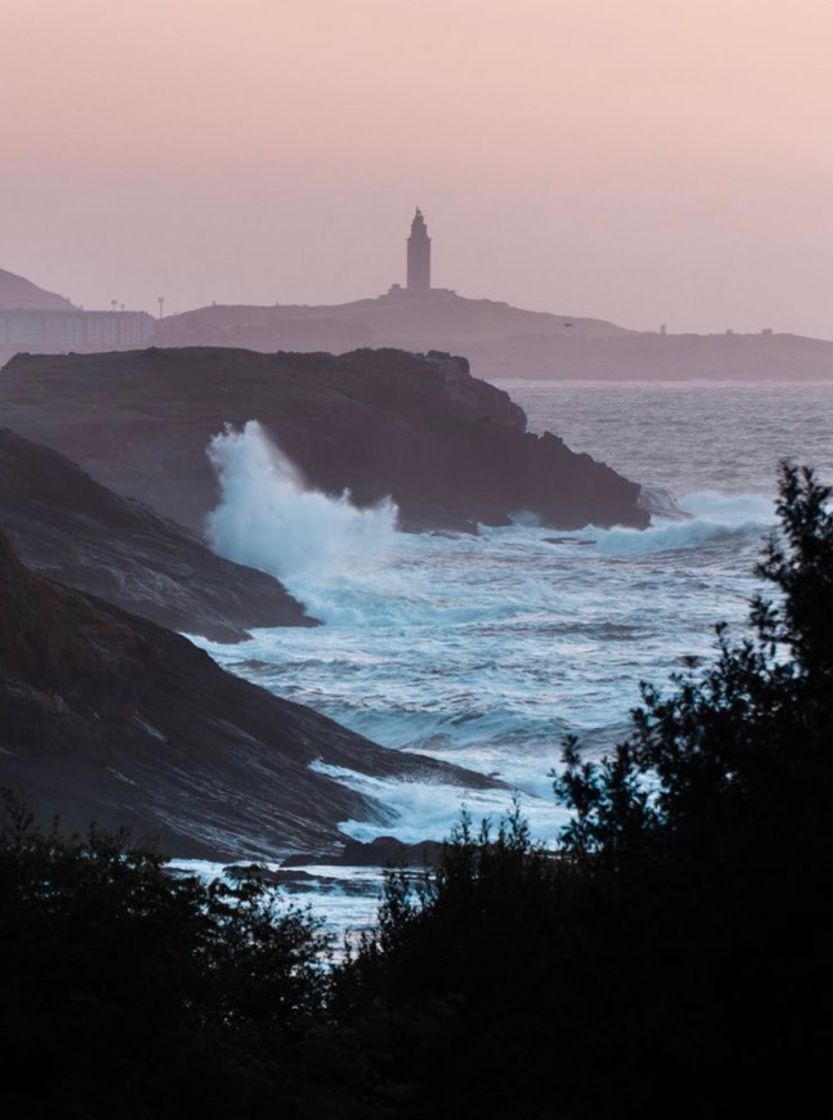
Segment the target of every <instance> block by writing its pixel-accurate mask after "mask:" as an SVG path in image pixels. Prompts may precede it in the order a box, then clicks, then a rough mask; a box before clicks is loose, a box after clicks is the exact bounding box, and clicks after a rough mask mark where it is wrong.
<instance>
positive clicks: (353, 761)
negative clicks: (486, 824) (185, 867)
mask: <svg viewBox="0 0 833 1120" xmlns="http://www.w3.org/2000/svg"><path fill="white" fill-rule="evenodd" d="M312 763H325V764H329V765H331V766H335V767H338V768H340V769H344V770H349V771H353V772H358V773H361V774H368V775H373V776H379V777H386V778H401V779H402V780H412V781H413V780H417V781H421V782H426V781H427V782H431V781H438V782H443V783H445V784H456V785H460V786H461V796H462V789H463V787H466V786H469V787H472V788H483V787H484V786H488V785H493V784H494V783H491V782H490V781H489V780H488V779H486V778H483V777H481V776H480V775H476V774H473V773H470V772H469V771H465V770H461V769H458V768H456V767H453V766H448V765H445V764H443V763H439V762H435V761H433V760H431V759H428V758H423V757H421V756H419V755H412V754H407V753H404V752H399V751H390V750H384V749H382V748H381V747H377V746H375V745H374V744H373V743H371V742H369V741H368V740H367V739H364V738H362V737H361V736H360V735H356V734H353V733H352V732H350V731H347V730H346V729H345V728H343V727H341V726H339V724H337V723H335V722H333V721H332V720H330V719H327V718H325V717H324V716H320V715H317V714H316V713H315V712H313V711H311V710H310V709H309V708H305V707H303V706H302V705H300V704H294V703H290V702H289V701H286V700H281V699H279V698H277V697H276V696H273V695H272V694H271V693H268V692H266V691H264V690H263V689H260V688H257V687H256V686H255V685H252V684H249V683H247V682H246V681H244V680H241V679H240V678H238V677H235V676H233V675H232V674H230V673H227V672H225V671H224V670H222V669H220V668H219V667H218V666H217V665H216V664H215V663H214V662H213V661H212V660H211V658H210V657H208V655H207V654H206V653H204V652H202V651H201V650H199V649H197V648H196V647H195V646H194V645H192V644H191V643H190V642H189V641H187V639H185V638H182V637H180V636H179V635H177V634H174V633H172V632H170V631H168V630H164V629H163V628H161V627H159V626H156V625H155V624H154V623H152V622H148V621H146V620H144V619H140V618H137V617H135V616H133V615H129V614H127V613H125V612H124V611H121V610H119V609H118V608H116V607H113V606H111V605H109V604H106V603H104V602H102V601H101V600H97V599H94V598H92V597H90V596H87V595H84V594H82V593H80V592H78V591H74V590H70V589H69V588H66V587H64V586H63V585H61V584H59V583H54V582H52V581H51V580H47V579H44V578H43V577H42V576H39V575H36V574H35V573H33V572H30V571H29V570H28V569H26V568H25V567H24V566H23V565H22V564H21V563H20V561H19V560H18V559H17V558H16V557H15V555H14V553H13V551H12V549H11V547H10V546H9V544H8V542H7V541H6V540H5V539H4V538H3V537H2V535H0V786H4V787H8V788H11V789H13V790H14V792H15V793H16V794H17V795H18V796H19V797H21V798H22V799H23V800H25V802H26V803H27V804H28V805H29V806H31V808H32V809H33V810H34V811H35V813H36V814H37V816H38V817H39V818H40V819H42V820H46V821H48V820H49V819H51V817H52V815H53V814H55V813H59V814H60V816H61V821H62V825H63V827H64V828H66V829H73V828H75V829H77V828H84V827H86V825H87V824H88V822H89V821H92V820H94V821H95V822H96V823H97V824H98V825H99V826H101V827H109V828H114V827H119V826H122V825H126V826H129V827H131V828H132V829H133V831H134V834H135V835H136V836H137V838H139V839H142V840H145V841H153V842H157V843H158V844H159V845H160V846H161V847H162V848H163V850H166V851H168V852H171V853H173V854H176V855H178V856H184V857H187V856H193V857H205V858H212V859H270V860H274V859H278V858H281V857H282V856H285V855H287V854H289V853H290V852H291V851H297V850H299V849H301V850H305V851H311V852H315V853H317V854H319V855H326V854H330V855H332V854H335V853H336V852H338V851H339V850H340V848H341V844H342V842H343V841H344V839H345V838H344V837H343V836H342V835H341V834H340V833H339V831H338V824H339V822H341V821H345V820H347V819H358V820H366V821H373V822H376V823H379V824H382V823H384V824H386V825H390V824H392V823H393V821H394V819H395V814H394V813H393V812H392V811H391V810H389V809H387V808H386V807H385V806H383V805H382V804H380V803H379V802H377V801H375V800H373V799H372V798H369V797H365V796H362V795H361V794H359V793H356V792H353V791H352V790H350V789H348V788H346V787H345V786H343V785H341V784H339V783H338V782H336V781H334V780H333V779H332V778H330V777H327V776H326V775H325V774H323V773H319V772H317V771H316V770H315V769H311V768H310V767H311V764H312Z"/></svg>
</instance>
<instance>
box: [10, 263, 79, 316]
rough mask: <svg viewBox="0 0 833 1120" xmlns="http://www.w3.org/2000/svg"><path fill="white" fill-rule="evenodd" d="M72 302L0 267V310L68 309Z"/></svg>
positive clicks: (70, 307)
mask: <svg viewBox="0 0 833 1120" xmlns="http://www.w3.org/2000/svg"><path fill="white" fill-rule="evenodd" d="M71 309H72V304H71V303H70V301H69V300H68V299H64V297H63V296H59V295H56V294H55V292H47V291H45V290H44V289H43V288H39V287H38V286H37V284H33V283H32V281H31V280H26V279H25V278H24V277H23V276H16V275H15V273H13V272H6V270H5V269H3V268H0V310H3V311H70V310H71Z"/></svg>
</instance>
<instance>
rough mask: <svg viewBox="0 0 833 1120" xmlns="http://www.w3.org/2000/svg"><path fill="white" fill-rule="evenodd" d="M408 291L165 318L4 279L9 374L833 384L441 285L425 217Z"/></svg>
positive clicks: (793, 350)
mask: <svg viewBox="0 0 833 1120" xmlns="http://www.w3.org/2000/svg"><path fill="white" fill-rule="evenodd" d="M405 265H406V267H405V277H406V282H405V284H404V285H402V284H400V283H394V284H392V285H391V287H390V288H389V289H388V291H387V292H385V293H384V294H382V295H380V296H376V297H371V298H367V299H359V300H353V301H351V302H349V303H342V304H329V305H328V304H321V305H315V304H279V303H275V304H269V305H249V304H219V303H213V304H211V305H210V306H207V307H200V308H195V309H194V310H191V311H185V312H182V313H180V314H176V315H168V316H164V315H163V311H164V300H162V299H160V300H159V301H158V302H159V318H156V319H154V318H152V317H151V316H150V315H148V314H147V313H146V312H142V311H131V310H127V309H124V308H117V307H116V306H115V305H114V304H111V307H110V310H109V311H108V310H101V311H85V310H83V309H82V308H78V307H74V306H73V304H71V303H70V301H69V300H67V299H65V298H64V297H62V296H58V295H55V294H54V293H52V292H47V291H45V290H44V289H41V288H38V287H37V286H36V285H34V284H32V283H31V282H30V281H28V280H25V279H24V278H22V277H19V276H15V275H14V274H13V273H10V272H4V271H2V270H0V365H2V364H4V363H5V362H6V361H8V360H9V359H10V358H11V357H12V356H13V355H14V354H16V353H19V352H28V353H41V354H61V353H69V352H75V353H92V352H96V351H106V350H130V349H135V348H139V347H142V346H145V345H154V346H159V347H186V346H187V347H191V346H212V347H236V348H241V349H247V350H255V351H260V352H262V353H275V352H276V351H290V352H296V353H297V352H300V353H311V352H328V353H334V354H340V353H345V352H347V351H351V350H355V349H359V348H369V347H372V348H388V347H394V348H397V349H402V350H409V351H412V352H414V353H427V352H428V351H430V350H442V351H445V352H448V353H455V354H464V355H465V356H466V357H467V358H468V359H469V361H470V363H471V366H472V370H473V372H474V373H475V374H476V375H477V376H479V377H484V378H487V379H488V380H493V381H494V380H504V379H513V378H535V379H542V380H573V379H590V380H606V381H613V380H645V379H647V380H687V379H700V378H704V379H715V380H719V379H741V380H749V381H754V380H817V379H826V378H830V377H833V341H829V340H825V339H815V338H807V337H804V336H800V335H795V334H786V333H779V332H775V331H773V330H772V329H770V328H764V329H762V330H761V331H760V332H759V333H757V334H741V333H736V332H734V331H726V332H725V333H722V334H690V333H687V334H671V333H669V332H667V331H666V328H665V327H664V326H663V327H660V328H659V329H658V330H657V331H635V330H630V329H628V328H626V327H622V326H619V325H617V324H615V323H612V322H609V321H607V320H605V319H598V318H589V317H587V316H581V315H572V314H555V313H551V312H543V311H527V310H524V309H522V308H518V307H513V306H511V305H510V304H508V303H505V302H502V301H499V300H492V299H469V298H467V297H465V296H461V295H458V294H457V292H456V291H454V290H453V289H451V288H438V287H434V286H433V285H432V282H431V281H432V277H431V238H430V237H429V235H428V226H427V224H426V221H425V216H424V215H423V213H422V211H421V210H420V209H419V208H417V210H416V213H415V215H414V218H413V221H412V223H411V228H410V233H409V235H408V237H407V241H406V259H405Z"/></svg>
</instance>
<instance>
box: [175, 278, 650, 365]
mask: <svg viewBox="0 0 833 1120" xmlns="http://www.w3.org/2000/svg"><path fill="white" fill-rule="evenodd" d="M629 333H630V332H629V331H626V330H625V329H624V327H617V326H616V325H615V324H613V323H607V322H605V321H604V320H602V319H583V318H576V317H574V316H569V315H552V314H550V313H548V312H544V311H524V310H522V309H521V308H518V307H511V306H510V305H509V304H508V303H500V302H498V301H496V300H490V299H465V298H464V297H463V296H458V295H457V294H456V293H454V292H451V291H446V290H444V289H432V290H431V291H430V292H426V293H424V294H421V295H420V294H416V295H415V294H413V293H404V292H397V291H394V292H392V293H389V294H388V295H384V296H379V298H378V299H362V300H356V301H355V302H354V303H343V304H336V305H333V306H318V307H316V306H305V305H301V304H287V305H275V306H273V307H248V306H237V307H235V306H212V307H202V308H199V309H197V310H195V311H186V312H184V313H183V314H181V315H172V316H169V317H168V318H166V319H163V320H162V321H161V322H159V324H158V325H157V329H156V333H155V335H154V338H153V341H154V343H155V344H156V345H159V346H240V347H245V348H246V349H250V350H261V351H265V352H267V353H268V352H272V351H275V350H299V351H311V350H323V351H329V352H339V351H345V350H352V349H355V348H357V347H361V346H373V347H396V348H399V349H403V350H413V351H417V352H426V351H428V350H445V351H447V352H449V353H457V354H461V353H462V354H468V353H472V352H474V351H476V350H477V349H478V348H479V347H482V346H486V347H489V346H491V345H494V344H499V343H500V342H502V341H504V340H507V339H511V338H513V337H514V336H516V335H535V336H543V337H547V338H558V337H565V338H570V337H572V336H580V337H582V338H616V337H620V336H626V335H628V334H629Z"/></svg>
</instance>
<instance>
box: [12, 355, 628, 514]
mask: <svg viewBox="0 0 833 1120" xmlns="http://www.w3.org/2000/svg"><path fill="white" fill-rule="evenodd" d="M248 420H258V421H260V423H261V424H262V425H263V426H264V427H265V428H266V430H267V431H268V432H269V433H270V434H271V435H272V436H273V437H274V438H275V440H276V441H277V442H278V443H279V445H280V447H281V449H282V450H283V451H284V452H285V453H286V454H287V455H289V457H290V458H291V459H292V460H293V461H294V462H295V463H296V464H297V466H298V467H299V468H300V469H301V470H302V472H303V473H304V475H305V476H306V478H307V479H308V480H309V482H310V484H311V485H312V486H314V487H316V488H318V489H321V490H323V491H325V492H327V493H331V494H339V493H341V492H342V491H343V490H344V489H345V488H349V489H350V490H351V492H352V495H353V499H354V501H356V502H357V503H358V504H359V505H367V504H371V503H374V502H377V501H379V500H380V499H382V498H384V497H386V496H387V495H391V496H392V497H393V499H394V500H395V501H396V503H397V504H398V506H399V509H400V513H401V518H402V523H403V525H404V527H406V528H420V529H425V528H456V529H471V528H473V527H474V526H475V525H476V523H477V522H482V523H484V524H491V525H499V524H505V523H506V522H507V521H508V519H509V518H510V516H511V515H512V514H514V513H517V512H520V511H524V510H525V511H530V512H532V513H534V514H536V515H537V516H538V517H540V518H541V520H542V521H543V522H544V523H545V524H547V525H551V526H553V527H556V528H562V529H574V528H579V527H581V526H583V525H586V524H588V523H594V524H597V525H600V526H607V525H611V524H625V525H632V526H639V527H641V526H644V525H646V524H647V521H648V516H647V514H645V513H644V512H643V511H642V510H641V509H639V508H638V505H637V501H638V498H639V487H638V485H637V484H636V483H633V482H629V481H628V480H627V479H624V478H622V477H621V476H620V475H618V474H617V473H616V472H615V471H613V470H611V469H610V468H609V467H607V466H605V465H604V464H602V463H598V462H596V461H594V460H593V459H591V458H590V457H589V456H588V455H577V454H575V453H574V452H572V451H571V450H570V449H569V448H568V447H566V446H565V444H564V443H563V441H562V440H560V439H559V438H558V437H557V436H554V435H551V434H549V433H548V434H546V435H544V436H536V435H532V434H530V433H528V432H527V431H526V417H525V416H524V413H523V411H522V410H521V409H520V408H519V407H518V406H517V405H516V404H514V403H513V402H512V401H511V399H510V398H509V396H508V395H507V394H506V393H504V392H502V391H501V390H499V389H497V388H495V387H494V386H492V385H488V384H487V383H486V382H483V381H478V380H476V379H475V378H473V377H472V376H471V374H470V373H469V369H468V363H467V362H466V360H465V359H463V358H453V357H450V356H449V355H447V354H439V353H435V352H431V353H429V354H428V355H425V356H423V355H416V354H409V353H405V352H403V351H398V350H356V351H353V352H352V353H349V354H343V355H341V356H340V357H334V356H332V355H329V354H297V353H279V354H260V353H253V352H250V351H245V350H220V349H210V348H193V349H183V350H157V349H150V350H144V351H133V352H129V353H111V354H97V355H67V356H39V357H38V356H28V355H18V356H17V357H16V358H14V359H13V360H12V361H11V362H10V363H9V364H8V366H7V367H6V368H5V369H4V370H3V372H2V374H0V423H4V424H6V425H8V426H10V427H12V428H14V429H15V430H17V431H18V432H20V433H21V434H23V435H25V436H28V437H30V438H33V439H37V440H38V441H39V442H43V443H45V444H48V445H49V446H51V447H53V448H56V449H57V450H59V451H61V452H63V453H64V454H66V455H68V456H69V457H70V458H72V459H74V460H75V461H76V462H78V463H80V464H81V465H82V466H83V467H84V468H85V469H86V470H88V471H89V472H90V473H91V474H92V475H93V476H94V477H95V478H96V479H97V480H98V481H100V482H102V483H103V484H105V485H107V486H109V487H111V488H112V489H114V490H116V491H117V492H118V493H120V494H123V495H126V496H130V497H133V498H138V499H140V500H141V501H144V502H147V503H148V504H151V505H153V506H154V507H155V508H156V509H158V510H159V511H160V512H162V513H163V514H165V515H166V516H168V517H172V518H174V519H175V520H177V521H180V522H182V523H184V524H187V525H188V526H189V527H190V528H192V529H195V530H197V531H200V530H202V528H203V524H204V519H205V516H206V514H207V513H208V512H209V511H210V510H211V509H212V508H213V507H214V505H215V504H216V500H217V491H216V482H215V479H214V476H213V474H212V471H211V468H210V465H209V463H208V460H207V457H206V454H205V449H206V445H207V443H208V441H209V440H210V439H211V437H212V436H214V435H215V434H216V433H217V432H219V431H220V430H221V429H222V428H223V425H224V424H226V423H231V424H234V425H242V424H244V423H246V421H248Z"/></svg>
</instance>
